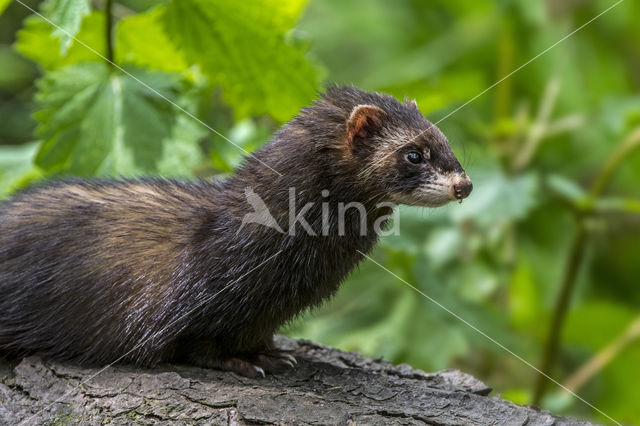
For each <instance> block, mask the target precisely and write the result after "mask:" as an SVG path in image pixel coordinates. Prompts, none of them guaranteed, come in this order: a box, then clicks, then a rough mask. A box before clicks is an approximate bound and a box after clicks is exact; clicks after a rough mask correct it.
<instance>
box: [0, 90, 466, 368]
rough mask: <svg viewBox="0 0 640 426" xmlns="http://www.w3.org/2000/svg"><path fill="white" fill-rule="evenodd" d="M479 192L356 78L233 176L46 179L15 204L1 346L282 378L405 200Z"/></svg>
mask: <svg viewBox="0 0 640 426" xmlns="http://www.w3.org/2000/svg"><path fill="white" fill-rule="evenodd" d="M471 188H472V186H471V182H470V180H469V179H468V177H467V176H466V174H465V172H464V171H463V169H462V167H461V166H460V164H459V162H458V160H457V159H456V157H455V156H454V154H453V152H452V151H451V149H450V147H449V143H448V141H447V139H446V138H445V136H444V135H443V134H442V133H441V132H440V131H439V130H438V129H437V128H436V127H435V126H434V125H432V124H431V123H429V122H428V121H427V120H426V119H425V118H424V117H423V116H422V114H421V113H420V112H419V110H418V108H417V106H416V104H415V103H414V102H405V103H401V102H399V101H397V100H396V99H395V98H393V97H391V96H388V95H384V94H378V93H367V92H364V91H361V90H359V89H357V88H354V87H333V88H330V89H328V90H327V92H326V93H325V94H323V95H322V96H321V98H320V99H319V100H317V101H316V102H315V103H314V104H313V105H312V106H309V107H306V108H304V109H303V110H302V111H301V112H300V113H299V115H298V116H296V117H295V118H294V119H293V120H292V121H290V122H289V123H288V124H286V125H285V126H284V127H283V128H282V129H281V130H280V131H278V132H277V133H276V134H275V136H274V137H273V139H272V141H271V142H269V143H268V144H266V145H265V146H264V147H263V148H262V149H261V150H259V151H258V152H256V153H255V154H253V155H250V156H249V157H247V158H246V159H245V161H244V163H243V164H242V165H241V166H240V167H239V168H238V170H237V171H236V172H235V174H233V175H231V176H230V177H228V178H225V179H222V180H217V181H210V180H196V181H178V180H170V179H161V178H141V179H132V180H129V179H80V178H70V179H62V180H54V181H50V182H48V183H44V184H41V185H37V186H35V187H33V188H31V189H27V190H25V191H23V192H20V193H18V194H16V195H15V196H13V197H12V198H10V199H9V200H7V201H5V202H3V203H2V204H0V353H4V354H8V355H12V356H23V355H29V354H37V355H42V356H45V357H50V358H55V359H63V360H71V361H74V362H77V363H82V364H107V363H110V362H114V361H121V362H130V363H135V364H138V365H143V366H153V365H155V364H156V363H158V362H161V361H177V362H187V363H192V364H196V365H199V366H203V367H210V368H220V369H227V370H232V371H236V372H238V373H240V374H243V375H247V376H257V375H263V374H264V373H265V372H267V373H269V372H278V371H280V370H282V369H284V368H288V367H289V366H290V365H291V364H292V358H291V356H290V355H288V354H286V353H282V352H279V351H277V350H275V349H274V347H273V344H272V336H273V333H274V332H275V331H276V330H277V329H278V328H279V327H280V326H281V325H282V324H284V323H285V322H286V321H288V320H289V319H291V318H292V317H294V316H295V315H297V314H299V313H300V312H302V311H304V310H305V309H307V308H309V307H313V306H316V305H318V304H320V303H321V302H322V301H323V300H325V299H327V298H329V297H330V296H331V295H333V294H334V293H335V292H336V290H337V289H338V286H339V285H340V283H341V282H342V281H343V280H344V279H345V277H346V276H347V275H348V274H349V272H350V271H351V270H352V269H353V268H354V267H355V266H356V265H357V264H358V262H360V261H361V260H362V258H363V253H367V252H369V251H370V250H371V249H372V247H373V246H374V244H375V243H376V240H377V239H378V232H377V230H376V229H375V224H376V221H377V223H378V225H379V224H380V223H381V222H385V221H386V220H387V219H388V217H389V215H390V212H391V208H392V207H390V205H391V204H397V203H406V204H413V205H421V206H438V205H442V204H445V203H447V202H449V201H451V200H461V199H462V198H464V197H466V196H467V195H469V192H470V191H471ZM292 197H293V198H294V201H293V211H292V208H291V204H292V201H291V198H292ZM349 203H352V204H349ZM307 205H310V207H305V206H307ZM256 206H258V207H260V208H261V209H262V211H257V210H256ZM347 206H348V207H347ZM354 206H361V207H359V208H353V207H354ZM345 207H347V208H345ZM302 213H304V215H302ZM292 214H293V216H294V217H293V218H292V217H291V215H292ZM247 215H249V216H247ZM247 218H250V219H251V218H252V220H246V219H247ZM363 221H364V222H363Z"/></svg>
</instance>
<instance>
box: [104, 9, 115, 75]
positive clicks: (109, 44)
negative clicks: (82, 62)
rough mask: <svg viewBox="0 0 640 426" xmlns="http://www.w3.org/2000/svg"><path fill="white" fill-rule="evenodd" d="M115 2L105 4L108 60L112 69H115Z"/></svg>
mask: <svg viewBox="0 0 640 426" xmlns="http://www.w3.org/2000/svg"><path fill="white" fill-rule="evenodd" d="M112 7H113V0H106V1H105V4H104V15H105V41H106V46H107V52H106V58H107V59H106V60H107V63H108V64H109V66H110V67H112V68H113V65H114V62H113V59H114V54H113V13H112V10H111V9H112Z"/></svg>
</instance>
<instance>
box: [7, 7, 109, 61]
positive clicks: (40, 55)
mask: <svg viewBox="0 0 640 426" xmlns="http://www.w3.org/2000/svg"><path fill="white" fill-rule="evenodd" d="M51 28H53V27H52V26H51V24H50V23H48V22H46V21H45V20H44V19H42V18H40V17H39V16H36V15H31V16H29V17H28V18H27V19H25V21H24V28H23V29H21V30H20V31H18V39H17V41H16V43H15V47H16V49H17V50H18V52H20V53H21V54H22V55H24V56H26V57H27V58H29V59H31V60H33V61H35V62H37V63H39V64H40V65H41V66H42V67H43V68H44V69H46V70H53V69H57V68H61V67H64V66H67V65H71V64H75V63H78V62H84V61H102V58H100V56H98V55H97V54H96V53H95V52H94V51H92V50H91V49H93V50H95V51H97V52H99V53H101V54H104V51H105V42H104V14H103V13H102V12H99V11H95V12H92V13H91V14H90V15H89V16H87V17H86V18H85V19H84V21H83V22H82V28H81V29H80V32H78V34H77V36H76V38H77V39H78V40H80V41H82V43H84V44H86V45H87V46H89V47H91V49H89V48H87V47H86V46H84V45H82V44H81V43H73V44H72V45H71V47H70V48H69V49H68V50H67V51H66V52H64V53H62V52H61V51H60V49H59V47H58V41H57V40H56V39H54V38H52V37H51Z"/></svg>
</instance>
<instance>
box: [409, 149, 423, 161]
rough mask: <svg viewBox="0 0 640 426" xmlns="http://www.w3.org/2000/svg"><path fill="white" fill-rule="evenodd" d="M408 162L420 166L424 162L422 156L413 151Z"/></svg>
mask: <svg viewBox="0 0 640 426" xmlns="http://www.w3.org/2000/svg"><path fill="white" fill-rule="evenodd" d="M407 160H408V161H409V162H410V163H413V164H418V163H420V162H422V154H420V153H419V152H416V151H411V152H410V153H408V154H407Z"/></svg>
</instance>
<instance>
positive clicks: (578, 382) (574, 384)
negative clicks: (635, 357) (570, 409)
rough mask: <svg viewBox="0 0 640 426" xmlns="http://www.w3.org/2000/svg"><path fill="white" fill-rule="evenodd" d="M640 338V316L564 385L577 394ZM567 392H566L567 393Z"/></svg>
mask: <svg viewBox="0 0 640 426" xmlns="http://www.w3.org/2000/svg"><path fill="white" fill-rule="evenodd" d="M638 338H640V316H637V317H635V318H634V319H633V320H632V321H631V322H630V323H629V325H628V326H627V328H626V329H625V331H624V332H623V333H622V334H621V335H619V336H618V337H616V338H615V339H614V340H613V341H611V343H609V344H608V345H607V346H605V347H604V349H601V350H600V351H599V352H598V353H597V354H596V355H594V356H593V357H592V358H591V359H590V360H589V361H588V362H587V363H586V364H584V365H583V366H582V367H580V368H579V369H578V371H576V372H575V373H573V374H572V375H571V377H569V378H568V379H567V381H566V382H565V383H564V385H565V387H566V388H567V389H569V390H571V391H572V392H577V391H578V389H580V388H581V387H582V386H583V385H584V384H585V383H587V382H588V381H589V380H590V379H591V378H592V377H593V376H595V375H596V374H597V373H598V372H600V371H601V370H602V369H603V368H604V367H606V366H607V365H608V364H609V363H610V362H611V361H612V360H613V359H614V358H615V357H616V356H618V354H620V352H622V351H623V350H624V349H626V348H627V347H628V346H629V345H630V344H631V343H633V342H635V341H636V340H637V339H638ZM565 392H566V391H565Z"/></svg>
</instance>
